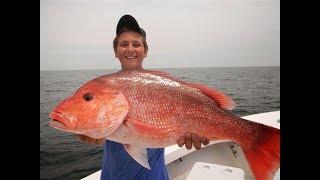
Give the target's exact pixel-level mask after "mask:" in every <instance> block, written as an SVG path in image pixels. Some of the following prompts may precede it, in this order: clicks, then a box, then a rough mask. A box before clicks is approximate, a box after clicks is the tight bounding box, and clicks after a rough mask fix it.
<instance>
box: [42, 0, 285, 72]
mask: <svg viewBox="0 0 320 180" xmlns="http://www.w3.org/2000/svg"><path fill="white" fill-rule="evenodd" d="M124 14H131V15H133V16H134V17H135V18H136V19H137V21H138V23H139V25H140V26H141V27H142V28H143V29H144V30H145V31H146V33H147V42H148V45H149V52H148V56H147V58H146V59H145V60H144V67H145V68H170V67H230V66H280V1H279V0H199V1H195V0H161V1H155V0H40V70H71V69H119V68H120V64H119V62H118V60H117V59H116V58H115V57H114V52H113V48H112V41H113V39H114V37H115V30H116V25H117V22H118V20H119V19H120V17H121V16H122V15H124Z"/></svg>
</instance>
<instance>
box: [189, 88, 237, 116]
mask: <svg viewBox="0 0 320 180" xmlns="http://www.w3.org/2000/svg"><path fill="white" fill-rule="evenodd" d="M189 84H190V85H191V86H192V87H194V88H197V89H199V90H200V91H201V92H202V93H203V94H205V95H206V96H208V97H210V98H211V99H213V100H214V101H216V102H217V103H218V105H219V106H220V107H221V108H222V109H226V110H232V109H233V108H234V107H235V105H236V103H235V102H234V101H233V100H232V99H231V98H230V97H228V96H227V95H225V94H224V93H222V92H220V91H218V90H216V89H213V88H209V87H207V86H205V85H202V84H196V83H189Z"/></svg>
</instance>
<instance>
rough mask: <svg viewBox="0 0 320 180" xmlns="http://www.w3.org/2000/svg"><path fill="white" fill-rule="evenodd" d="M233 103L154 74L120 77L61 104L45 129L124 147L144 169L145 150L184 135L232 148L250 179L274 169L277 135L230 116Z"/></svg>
mask: <svg viewBox="0 0 320 180" xmlns="http://www.w3.org/2000/svg"><path fill="white" fill-rule="evenodd" d="M233 107H234V101H232V100H231V99H230V98H229V97H227V96H226V95H224V94H223V93H221V92H219V91H217V90H215V89H212V88H209V87H206V86H204V85H201V84H195V83H188V82H183V81H181V80H178V79H176V78H173V77H170V76H169V75H168V74H166V73H164V72H159V71H147V70H143V71H123V72H117V73H113V74H109V75H104V76H100V77H98V78H95V79H93V80H91V81H89V82H87V83H86V84H84V85H83V86H82V87H80V88H79V89H78V90H77V91H76V92H75V93H74V95H73V96H71V97H69V98H67V99H65V100H64V101H62V102H61V103H60V104H59V105H58V106H57V107H56V108H55V109H54V110H53V111H52V112H51V113H50V117H51V118H52V120H51V121H50V122H49V124H50V126H52V127H54V128H57V129H60V130H63V131H68V132H72V133H77V134H84V135H87V136H90V137H92V138H97V139H99V138H106V139H108V140H112V141H116V142H119V143H122V144H124V145H125V148H126V150H127V152H128V153H129V154H130V155H131V156H132V157H133V158H134V159H135V160H136V161H137V162H138V163H140V164H141V165H142V166H144V167H146V168H148V169H150V166H149V163H148V158H147V152H146V148H160V147H167V146H170V145H173V144H176V143H177V140H178V138H179V137H180V136H181V135H183V134H185V132H190V133H195V134H197V135H198V136H202V137H206V138H208V139H209V140H218V139H228V140H232V141H235V142H237V143H238V144H239V145H240V146H241V148H242V149H243V152H244V154H245V156H246V158H247V160H248V163H249V165H250V168H251V170H252V172H253V174H254V175H255V177H256V179H270V178H272V177H273V176H274V173H275V172H276V171H277V170H278V168H279V166H280V131H279V130H278V129H275V128H273V127H269V126H265V125H262V124H258V123H254V122H251V121H248V120H245V119H242V118H240V117H237V116H235V115H233V114H232V113H230V111H229V110H231V109H232V108H233Z"/></svg>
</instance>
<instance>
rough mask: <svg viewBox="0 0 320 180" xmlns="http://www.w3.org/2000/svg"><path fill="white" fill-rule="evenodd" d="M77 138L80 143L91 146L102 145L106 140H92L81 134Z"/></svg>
mask: <svg viewBox="0 0 320 180" xmlns="http://www.w3.org/2000/svg"><path fill="white" fill-rule="evenodd" d="M77 136H78V137H79V139H80V140H81V141H83V142H85V143H88V144H93V145H102V144H103V143H104V142H105V141H106V139H104V138H101V139H94V138H91V137H89V136H86V135H83V134H77Z"/></svg>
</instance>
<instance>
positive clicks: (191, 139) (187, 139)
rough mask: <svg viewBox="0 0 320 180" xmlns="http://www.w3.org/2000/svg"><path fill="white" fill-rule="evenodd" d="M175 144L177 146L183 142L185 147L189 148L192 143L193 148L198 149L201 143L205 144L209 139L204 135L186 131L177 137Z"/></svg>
mask: <svg viewBox="0 0 320 180" xmlns="http://www.w3.org/2000/svg"><path fill="white" fill-rule="evenodd" d="M177 144H178V146H179V147H182V146H183V145H184V144H185V146H186V148H187V149H191V148H192V144H193V146H194V148H196V149H197V150H199V149H201V144H203V145H207V144H209V140H208V139H207V138H205V137H199V136H198V135H196V134H194V133H192V134H191V133H189V132H186V133H185V134H184V136H181V137H180V138H179V139H178V141H177Z"/></svg>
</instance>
